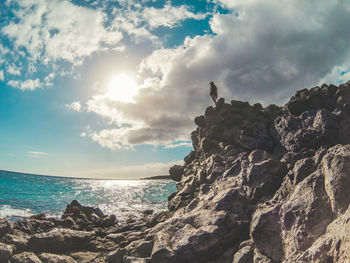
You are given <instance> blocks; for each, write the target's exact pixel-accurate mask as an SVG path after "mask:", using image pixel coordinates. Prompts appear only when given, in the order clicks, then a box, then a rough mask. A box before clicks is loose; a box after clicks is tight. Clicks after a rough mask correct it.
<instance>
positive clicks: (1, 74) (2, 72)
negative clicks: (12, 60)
mask: <svg viewBox="0 0 350 263" xmlns="http://www.w3.org/2000/svg"><path fill="white" fill-rule="evenodd" d="M0 80H1V81H4V80H5V77H4V71H3V70H0Z"/></svg>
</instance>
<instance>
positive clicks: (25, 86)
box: [7, 79, 42, 90]
mask: <svg viewBox="0 0 350 263" xmlns="http://www.w3.org/2000/svg"><path fill="white" fill-rule="evenodd" d="M7 84H8V85H9V86H11V87H13V88H18V89H21V90H35V89H37V88H40V87H42V84H41V83H40V80H39V79H34V80H33V79H27V80H25V81H18V80H10V81H8V82H7Z"/></svg>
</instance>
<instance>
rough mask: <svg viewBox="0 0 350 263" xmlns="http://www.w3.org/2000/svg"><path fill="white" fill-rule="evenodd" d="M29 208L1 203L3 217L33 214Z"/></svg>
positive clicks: (0, 208)
mask: <svg viewBox="0 0 350 263" xmlns="http://www.w3.org/2000/svg"><path fill="white" fill-rule="evenodd" d="M32 215H34V213H33V212H32V211H31V210H30V209H29V208H13V207H12V206H10V205H0V216H1V217H3V218H12V217H25V216H32Z"/></svg>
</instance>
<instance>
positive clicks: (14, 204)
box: [0, 171, 176, 220]
mask: <svg viewBox="0 0 350 263" xmlns="http://www.w3.org/2000/svg"><path fill="white" fill-rule="evenodd" d="M175 190H176V185H175V183H174V182H173V181H170V180H91V179H73V178H64V177H51V176H41V175H31V174H20V173H12V172H6V171H0V216H2V217H5V218H14V217H16V216H30V215H33V214H38V213H40V212H44V213H45V214H46V215H49V216H54V217H59V216H60V215H61V214H62V213H63V211H64V210H65V208H66V205H67V204H68V203H70V202H71V201H72V200H73V199H77V200H78V201H79V202H80V203H81V204H82V205H88V206H98V207H99V208H100V209H101V210H102V212H104V213H105V214H115V215H116V216H117V218H119V219H120V220H123V219H126V218H127V217H128V216H129V215H135V214H137V213H138V212H140V211H142V210H145V209H153V210H155V211H159V210H163V209H166V204H167V197H168V196H169V195H170V194H171V193H172V192H174V191H175Z"/></svg>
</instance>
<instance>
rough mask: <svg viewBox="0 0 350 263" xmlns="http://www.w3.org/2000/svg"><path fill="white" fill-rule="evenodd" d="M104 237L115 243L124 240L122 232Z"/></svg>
mask: <svg viewBox="0 0 350 263" xmlns="http://www.w3.org/2000/svg"><path fill="white" fill-rule="evenodd" d="M106 238H109V239H111V240H113V241H114V242H115V243H120V242H123V241H124V240H125V236H124V234H109V235H107V236H106Z"/></svg>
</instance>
